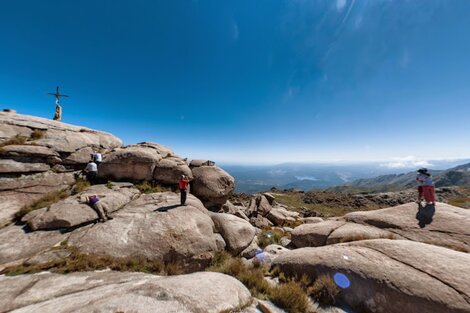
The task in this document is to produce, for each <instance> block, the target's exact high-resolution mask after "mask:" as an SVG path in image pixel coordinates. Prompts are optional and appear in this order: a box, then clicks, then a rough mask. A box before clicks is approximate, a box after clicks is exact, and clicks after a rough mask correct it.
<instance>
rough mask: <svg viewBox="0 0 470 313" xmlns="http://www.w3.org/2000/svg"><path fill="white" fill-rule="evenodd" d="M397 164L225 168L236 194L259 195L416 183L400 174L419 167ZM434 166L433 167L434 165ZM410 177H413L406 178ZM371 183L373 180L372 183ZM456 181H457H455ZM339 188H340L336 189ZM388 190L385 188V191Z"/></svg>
mask: <svg viewBox="0 0 470 313" xmlns="http://www.w3.org/2000/svg"><path fill="white" fill-rule="evenodd" d="M468 162H470V160H438V161H428V163H430V164H432V168H435V169H437V170H436V173H440V172H441V171H444V170H445V169H447V168H451V167H455V166H457V165H459V164H463V163H468ZM394 165H395V164H384V163H383V162H369V163H334V164H324V163H323V164H322V163H284V164H278V165H266V166H248V165H228V164H221V166H222V167H223V168H224V169H225V170H226V171H227V172H229V173H230V174H231V175H232V176H233V177H235V186H236V192H244V193H255V192H260V191H265V190H269V189H270V188H272V187H276V188H278V189H290V188H294V189H299V190H304V191H308V190H312V189H327V188H331V187H335V186H340V187H337V188H338V191H339V190H343V189H344V190H347V189H350V188H357V189H362V188H364V189H366V188H370V187H371V186H373V185H374V184H377V183H378V184H379V185H380V186H382V185H387V186H384V188H389V187H391V186H390V185H394V184H395V183H396V186H393V187H396V188H397V190H398V189H399V190H401V189H400V188H401V186H402V185H403V184H404V183H405V184H406V182H408V183H409V182H410V178H411V184H413V183H414V174H399V173H406V172H412V173H414V171H415V170H416V169H417V168H418V167H419V166H417V165H414V166H413V165H408V166H402V167H396V166H394ZM430 167H431V166H430ZM406 175H410V176H409V177H404V176H406ZM369 180H371V181H369ZM451 180H452V181H453V180H455V179H451ZM334 189H336V188H334ZM384 190H385V189H384Z"/></svg>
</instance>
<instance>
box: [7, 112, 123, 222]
mask: <svg viewBox="0 0 470 313" xmlns="http://www.w3.org/2000/svg"><path fill="white" fill-rule="evenodd" d="M121 145H122V142H121V140H120V139H118V138H116V137H115V136H113V135H111V134H108V133H105V132H100V131H96V130H92V129H89V128H86V127H80V126H74V125H70V124H66V123H61V122H58V121H52V120H49V119H45V118H40V117H34V116H28V115H22V114H15V113H12V112H0V146H1V148H0V199H1V200H2V201H0V202H2V204H0V226H1V225H4V224H7V223H8V222H10V221H11V219H12V217H13V214H14V213H15V212H16V211H18V210H19V209H20V208H21V207H23V206H25V205H30V204H32V203H33V202H34V201H36V200H38V199H39V198H41V197H42V196H44V195H45V194H46V193H49V192H52V191H57V190H60V189H62V188H64V187H68V185H69V184H71V183H72V182H73V181H74V178H73V174H72V173H66V172H70V171H73V170H76V169H82V168H83V167H84V165H85V163H86V162H87V161H88V160H89V159H90V152H91V151H93V150H103V151H106V150H110V149H113V148H116V147H120V146H121ZM59 172H60V173H59Z"/></svg>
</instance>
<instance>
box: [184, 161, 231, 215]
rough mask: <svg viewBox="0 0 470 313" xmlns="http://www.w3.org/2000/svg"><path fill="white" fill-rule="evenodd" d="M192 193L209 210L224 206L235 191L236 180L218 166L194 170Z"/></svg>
mask: <svg viewBox="0 0 470 313" xmlns="http://www.w3.org/2000/svg"><path fill="white" fill-rule="evenodd" d="M193 176H194V180H193V181H192V188H191V191H192V192H193V193H194V195H195V196H196V197H198V198H199V199H201V201H202V202H203V203H204V205H205V206H206V207H208V208H211V207H220V206H222V205H223V204H224V203H225V202H226V201H227V200H228V198H229V197H230V195H231V194H232V193H233V191H234V189H235V180H234V178H233V177H232V176H230V175H229V174H228V173H227V172H225V171H224V170H223V169H221V168H219V167H216V166H200V167H196V168H193Z"/></svg>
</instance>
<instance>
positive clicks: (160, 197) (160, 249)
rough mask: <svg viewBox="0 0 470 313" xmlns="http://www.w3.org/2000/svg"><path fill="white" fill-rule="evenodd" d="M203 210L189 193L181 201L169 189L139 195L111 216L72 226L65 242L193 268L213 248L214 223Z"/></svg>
mask: <svg viewBox="0 0 470 313" xmlns="http://www.w3.org/2000/svg"><path fill="white" fill-rule="evenodd" d="M192 203H195V205H192ZM203 210H205V208H204V207H203V206H202V204H201V203H200V202H199V201H198V200H197V199H196V198H194V197H190V198H189V199H188V203H187V205H186V206H182V207H181V206H179V195H178V194H175V193H172V192H166V193H153V194H148V195H143V196H141V197H140V198H138V199H136V200H134V201H132V202H130V203H129V204H127V205H126V206H125V207H124V208H122V209H121V210H119V211H117V212H116V213H115V214H114V219H113V220H111V221H108V222H106V223H104V224H96V225H93V226H91V227H83V228H81V229H79V230H76V231H74V232H73V233H72V235H71V236H70V239H69V243H70V244H71V245H73V246H75V247H77V248H78V249H79V251H81V252H83V253H88V254H100V255H109V256H112V257H116V258H125V257H137V258H144V259H149V260H161V261H164V262H165V263H167V262H180V263H181V265H183V266H184V267H185V268H187V269H188V270H195V269H198V268H201V267H203V266H205V265H207V264H208V262H209V261H210V259H211V258H212V256H213V254H214V252H215V251H216V250H217V245H216V241H215V236H214V231H213V229H214V224H213V222H212V220H211V218H210V217H209V215H208V214H207V213H205V212H204V211H203Z"/></svg>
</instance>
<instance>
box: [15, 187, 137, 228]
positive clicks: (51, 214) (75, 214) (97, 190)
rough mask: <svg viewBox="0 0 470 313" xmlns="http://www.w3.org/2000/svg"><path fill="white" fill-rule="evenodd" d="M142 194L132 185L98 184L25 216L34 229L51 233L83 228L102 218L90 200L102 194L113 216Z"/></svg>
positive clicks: (101, 199)
mask: <svg viewBox="0 0 470 313" xmlns="http://www.w3.org/2000/svg"><path fill="white" fill-rule="evenodd" d="M139 194H140V192H139V191H138V190H137V189H136V188H134V187H133V186H132V185H130V184H125V183H124V184H123V183H114V184H113V186H112V187H110V188H109V187H107V186H106V185H94V186H91V187H90V188H88V189H87V190H86V191H84V192H82V193H81V194H79V195H75V196H71V197H68V198H66V199H64V200H61V201H59V202H57V203H54V204H52V205H51V206H50V207H49V208H43V209H40V210H37V211H33V212H31V213H29V214H27V215H26V216H24V217H23V221H26V222H27V224H28V225H29V227H30V228H31V229H32V230H39V229H40V230H51V229H60V228H70V227H75V226H79V225H82V224H85V223H88V222H92V221H94V220H96V219H98V217H99V216H98V214H97V212H96V211H95V210H94V209H93V208H92V207H90V206H89V205H88V204H87V203H86V197H87V196H90V195H98V196H99V198H100V202H101V203H102V204H103V205H104V206H105V207H106V208H107V209H108V212H109V213H113V212H115V211H117V210H119V209H121V208H122V207H123V206H124V205H126V204H127V203H129V202H130V201H131V200H132V199H134V198H135V197H137V196H138V195H139Z"/></svg>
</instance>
